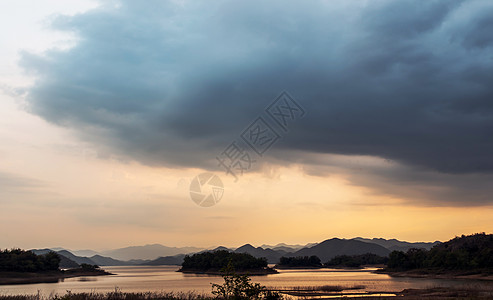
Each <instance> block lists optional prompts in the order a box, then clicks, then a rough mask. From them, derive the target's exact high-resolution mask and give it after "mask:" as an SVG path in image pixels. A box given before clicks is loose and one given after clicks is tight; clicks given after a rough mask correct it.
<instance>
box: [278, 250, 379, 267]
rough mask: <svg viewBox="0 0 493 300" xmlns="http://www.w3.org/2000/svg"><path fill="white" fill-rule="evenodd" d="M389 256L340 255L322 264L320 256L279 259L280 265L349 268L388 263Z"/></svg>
mask: <svg viewBox="0 0 493 300" xmlns="http://www.w3.org/2000/svg"><path fill="white" fill-rule="evenodd" d="M387 260H388V258H387V257H382V256H378V255H376V254H373V253H366V254H360V255H338V256H335V257H333V258H332V259H331V260H329V261H327V262H326V263H324V264H322V263H321V261H320V258H318V256H315V255H312V256H296V257H285V256H282V257H281V258H280V259H279V264H278V266H280V267H318V268H322V267H327V268H330V267H348V268H359V267H361V266H363V265H377V264H386V263H387Z"/></svg>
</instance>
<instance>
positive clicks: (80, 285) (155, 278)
mask: <svg viewBox="0 0 493 300" xmlns="http://www.w3.org/2000/svg"><path fill="white" fill-rule="evenodd" d="M178 268H179V267H178V266H145V267H144V266H130V267H129V266H124V267H123V266H122V267H104V269H105V270H107V271H109V272H111V273H114V274H116V275H112V276H98V277H79V278H69V279H65V280H63V281H60V282H58V283H38V284H26V285H3V286H0V295H19V294H36V293H37V292H38V291H40V293H41V294H43V295H50V294H51V293H58V294H64V293H66V292H67V291H72V292H109V291H114V290H115V288H118V289H119V290H121V291H122V292H145V291H156V292H159V291H173V292H188V291H196V292H198V293H210V290H211V283H218V284H221V283H222V282H223V279H222V277H220V276H211V275H195V274H183V273H180V272H176V271H177V270H178ZM373 270H374V269H363V270H339V269H338V270H336V269H298V270H279V274H272V275H266V276H252V277H251V278H252V281H253V282H258V283H260V284H262V285H265V286H267V287H278V288H286V287H297V286H320V285H339V286H344V287H351V286H356V285H363V286H364V289H362V290H358V292H363V291H368V292H375V291H381V292H392V291H394V292H395V291H401V290H403V289H407V288H428V287H437V286H445V287H447V286H458V285H467V286H471V285H476V284H482V285H484V284H487V285H493V283H492V282H481V281H479V280H445V279H420V278H419V279H418V278H392V277H390V276H388V275H385V274H375V273H372V271H373Z"/></svg>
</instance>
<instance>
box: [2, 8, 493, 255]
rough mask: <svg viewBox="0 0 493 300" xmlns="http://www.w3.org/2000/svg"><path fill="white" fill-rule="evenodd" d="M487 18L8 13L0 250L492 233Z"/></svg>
mask: <svg viewBox="0 0 493 300" xmlns="http://www.w3.org/2000/svg"><path fill="white" fill-rule="evenodd" d="M492 13H493V3H492V2H488V1H482V0H470V1H457V2H449V1H427V2H415V1H408V0H406V1H390V0H382V1H364V0H361V1H351V2H348V1H342V0H341V1H338V0H337V1H314V2H310V3H301V2H297V1H277V0H276V1H270V2H264V1H257V0H254V1H248V2H239V3H233V2H228V1H219V2H214V3H205V2H194V1H188V0H184V1H178V0H169V1H149V2H145V3H144V2H134V1H129V0H115V1H108V2H105V1H96V0H76V1H70V2H68V1H61V0H49V1H43V3H41V2H36V1H29V0H17V1H14V0H6V1H2V3H1V4H0V22H1V24H2V25H4V26H2V28H1V29H0V31H1V34H0V43H1V47H0V248H2V249H5V248H12V247H20V248H25V249H32V248H47V247H63V248H68V249H115V248H122V247H128V246H132V245H145V244H154V243H159V244H163V245H167V246H170V247H184V246H193V247H203V248H207V247H212V246H215V245H216V246H226V247H235V246H236V247H239V246H241V245H243V244H245V243H250V244H252V245H257V246H259V245H262V244H272V245H275V244H278V243H286V244H306V243H312V242H321V241H323V240H326V239H330V238H333V237H339V238H346V239H351V238H354V237H368V238H370V239H371V238H386V239H392V238H395V239H398V240H403V241H409V242H434V241H437V240H439V241H447V240H449V239H452V238H454V237H455V236H460V235H462V234H466V235H467V234H473V233H478V232H488V230H489V229H490V228H493V218H492V217H491V216H492V215H493V185H491V182H492V180H493V154H492V153H493V138H492V137H493V134H492V133H493V130H492V129H493V106H492V105H491V103H492V102H491V101H492V99H493V85H492V84H491V83H492V77H491V74H493V59H492V58H491V53H492V52H491V51H492V47H493V38H492V37H491V36H492V35H491V32H492V30H493V27H492V26H493V25H492V24H493V22H491V15H493V14H492ZM261 132H262V134H263V135H260V133H261ZM232 147H233V148H234V147H238V149H233V148H232ZM231 150H238V151H237V152H231ZM233 156H234V157H233ZM233 158H234V162H235V163H237V164H233ZM227 159H231V162H230V161H229V160H227ZM225 161H226V162H227V163H230V164H229V165H227V164H225ZM238 164H239V165H238ZM225 166H226V167H227V166H229V167H230V168H231V170H232V171H231V170H229V169H227V168H226V167H225ZM232 173H234V175H232ZM214 175H215V176H214ZM197 203H198V204H199V205H197ZM206 206H207V207H206Z"/></svg>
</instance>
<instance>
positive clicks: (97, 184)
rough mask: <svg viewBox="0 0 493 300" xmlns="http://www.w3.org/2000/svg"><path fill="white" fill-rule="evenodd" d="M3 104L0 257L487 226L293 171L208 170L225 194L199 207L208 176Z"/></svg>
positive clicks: (409, 235)
mask: <svg viewBox="0 0 493 300" xmlns="http://www.w3.org/2000/svg"><path fill="white" fill-rule="evenodd" d="M0 100H1V101H0V106H1V107H0V108H1V109H0V120H1V121H0V124H1V126H0V141H1V143H0V153H1V154H2V155H1V160H0V163H1V164H0V165H1V167H0V172H1V173H2V174H4V175H5V174H6V175H5V176H7V175H8V176H11V177H12V178H13V179H12V180H15V181H16V184H15V185H12V186H11V188H10V189H4V190H2V191H1V192H0V195H1V200H0V207H1V209H0V248H10V247H21V248H43V247H56V246H61V247H66V248H71V249H83V248H91V249H108V248H116V247H124V246H130V245H143V244H152V243H161V244H164V245H169V246H198V247H211V246H215V245H224V246H230V247H235V246H240V245H242V244H245V243H251V244H255V245H261V244H277V243H281V242H284V243H290V244H305V243H310V242H320V241H322V240H325V239H328V238H332V237H339V238H353V237H357V236H361V237H369V238H372V237H383V238H397V239H401V240H407V241H435V240H441V241H443V240H447V239H450V238H453V237H454V236H456V235H460V234H470V233H475V232H482V231H487V230H488V228H492V225H493V220H491V218H490V216H491V215H492V212H493V211H492V208H491V207H486V206H478V207H474V206H473V207H430V206H427V205H417V204H412V203H413V202H410V201H409V200H412V199H403V198H397V197H391V196H388V195H381V194H378V191H373V190H372V189H371V188H369V187H363V186H355V185H354V184H352V183H351V182H349V181H348V179H347V178H346V177H345V174H344V173H340V174H337V173H333V174H330V175H328V176H327V175H320V176H318V175H309V174H307V173H306V172H305V171H304V166H302V165H292V166H289V167H276V166H271V168H270V169H269V170H267V169H263V170H261V172H258V173H255V172H249V173H246V174H245V175H244V176H243V177H240V179H239V181H238V182H236V183H235V182H234V180H233V178H231V177H230V176H227V175H226V174H221V173H217V174H218V175H219V176H220V177H221V179H222V180H223V182H224V185H225V195H224V197H223V199H222V200H221V202H220V203H219V204H217V205H216V206H213V207H209V208H203V207H200V206H198V205H196V204H195V203H194V202H193V201H192V200H191V199H190V197H189V194H188V188H189V184H190V182H191V179H192V178H193V177H194V176H195V175H197V174H199V173H200V172H204V171H206V170H200V169H169V168H162V167H160V168H158V167H150V166H144V165H141V164H139V163H137V162H133V161H122V160H119V159H117V158H111V157H99V156H98V155H97V150H96V149H95V148H93V147H91V145H88V144H86V143H84V142H81V141H79V140H77V138H75V137H73V136H72V135H71V133H70V131H68V130H66V129H63V128H60V127H57V126H54V125H51V124H48V123H46V122H45V121H43V120H41V119H39V118H38V117H36V116H33V115H30V114H28V113H26V112H24V111H23V110H22V109H21V108H20V107H19V106H17V105H16V104H15V101H14V99H13V98H12V97H9V96H6V95H1V96H0ZM362 164H364V162H362ZM335 170H337V169H335ZM465 216H467V218H465Z"/></svg>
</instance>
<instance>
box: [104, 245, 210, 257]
mask: <svg viewBox="0 0 493 300" xmlns="http://www.w3.org/2000/svg"><path fill="white" fill-rule="evenodd" d="M201 250H202V248H196V247H181V248H179V247H167V246H163V245H160V244H153V245H145V246H132V247H125V248H120V249H115V250H109V251H103V252H102V254H103V255H104V256H109V257H111V258H114V259H118V260H132V259H147V260H149V259H150V260H152V259H156V258H158V257H165V256H173V255H177V254H188V253H194V252H199V251H201Z"/></svg>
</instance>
